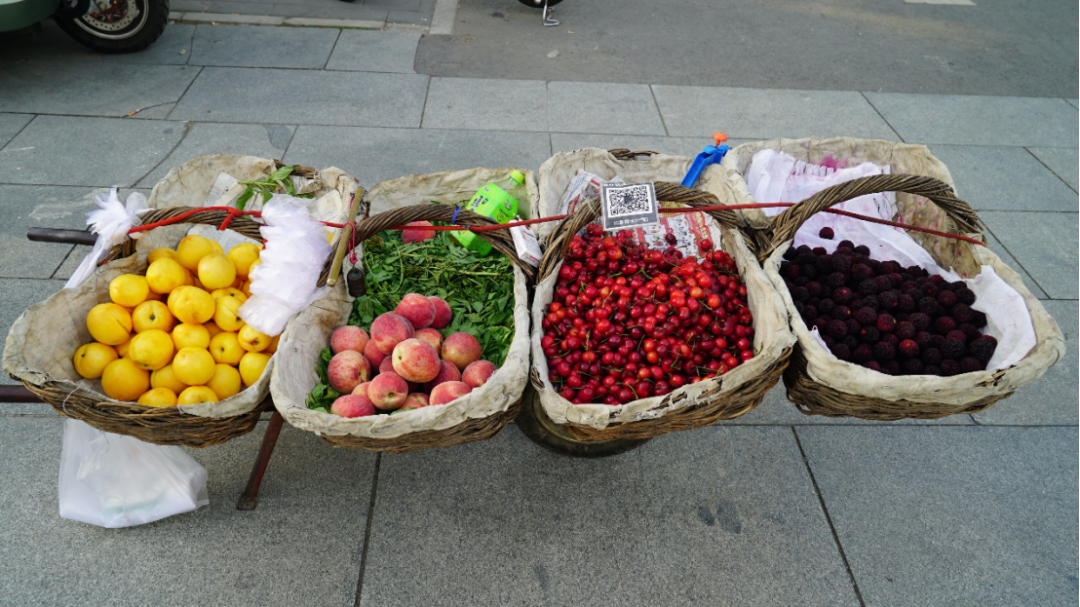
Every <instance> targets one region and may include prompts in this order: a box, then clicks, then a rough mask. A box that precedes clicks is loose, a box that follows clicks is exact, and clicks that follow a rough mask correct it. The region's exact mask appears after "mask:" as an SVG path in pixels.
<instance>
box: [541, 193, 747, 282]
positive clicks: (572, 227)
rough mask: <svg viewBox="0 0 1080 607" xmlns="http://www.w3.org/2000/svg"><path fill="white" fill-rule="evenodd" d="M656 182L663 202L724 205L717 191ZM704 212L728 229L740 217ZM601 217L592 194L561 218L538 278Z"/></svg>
mask: <svg viewBox="0 0 1080 607" xmlns="http://www.w3.org/2000/svg"><path fill="white" fill-rule="evenodd" d="M655 186H656V199H657V200H659V201H660V202H674V203H678V204H684V205H686V206H689V207H712V206H721V204H722V203H721V202H720V199H718V198H717V197H716V196H715V195H714V194H710V193H708V192H702V191H700V190H692V189H690V188H687V187H684V186H681V185H679V184H677V183H668V182H666V181H657V182H656V183H655ZM704 212H705V213H707V214H708V215H709V216H710V217H712V218H713V219H715V220H716V223H718V224H720V227H722V228H726V229H728V230H734V229H735V224H736V222H737V221H738V218H737V217H736V215H735V213H734V211H728V210H726V209H724V210H719V211H704ZM598 217H600V200H599V199H597V198H591V199H589V200H586V201H584V202H583V203H582V204H581V206H579V207H578V208H577V210H576V211H574V213H573V214H571V215H570V216H569V217H567V218H566V219H563V220H562V221H560V222H559V225H558V226H556V227H555V230H554V231H553V232H552V233H551V236H550V237H549V238H548V247H547V250H546V251H544V256H543V258H541V259H540V272H539V275H538V278H537V281H541V280H544V279H545V278H547V277H548V276H549V275H550V274H551V273H552V272H554V271H555V268H556V267H558V265H559V263H560V262H561V261H562V260H563V258H564V257H565V256H566V249H567V248H568V247H569V246H570V241H571V239H573V237H574V235H575V234H577V233H578V232H580V231H581V230H582V229H583V228H584V227H585V226H587V225H589V224H590V223H592V222H594V221H596V219H597V218H598Z"/></svg>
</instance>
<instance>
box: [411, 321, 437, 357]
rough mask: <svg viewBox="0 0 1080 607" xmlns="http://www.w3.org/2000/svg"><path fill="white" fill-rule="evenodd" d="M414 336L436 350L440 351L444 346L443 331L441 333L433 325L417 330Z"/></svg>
mask: <svg viewBox="0 0 1080 607" xmlns="http://www.w3.org/2000/svg"><path fill="white" fill-rule="evenodd" d="M413 337H415V338H416V339H419V340H420V341H422V342H424V343H426V344H427V345H429V346H431V347H432V348H435V351H436V352H438V351H439V348H441V347H442V333H439V332H438V331H437V330H435V329H432V328H431V327H425V328H423V329H419V330H417V331H416V334H415V335H413Z"/></svg>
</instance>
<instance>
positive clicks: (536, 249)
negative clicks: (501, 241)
mask: <svg viewBox="0 0 1080 607" xmlns="http://www.w3.org/2000/svg"><path fill="white" fill-rule="evenodd" d="M515 221H521V218H520V217H518V218H516V220H515ZM510 236H511V237H512V238H513V239H514V248H515V249H516V250H517V255H518V259H520V260H522V261H524V262H525V263H527V264H529V265H531V266H533V267H538V266H539V265H540V258H541V257H542V256H543V252H541V251H540V243H539V242H537V241H536V234H533V231H532V230H531V229H529V226H514V227H512V228H510Z"/></svg>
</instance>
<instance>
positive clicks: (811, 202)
mask: <svg viewBox="0 0 1080 607" xmlns="http://www.w3.org/2000/svg"><path fill="white" fill-rule="evenodd" d="M878 192H903V193H906V194H909V195H910V196H906V197H900V196H898V197H897V203H898V208H899V211H900V214H901V216H902V217H903V218H904V220H905V221H906V222H907V223H909V224H913V225H919V226H920V227H926V228H933V229H937V230H939V231H945V232H948V233H952V234H959V235H967V236H969V237H972V238H976V239H977V240H984V239H983V238H982V234H981V232H980V223H979V219H978V217H977V216H976V214H975V212H974V211H973V210H972V209H971V207H970V206H968V205H967V203H965V202H963V201H961V200H959V199H957V198H956V197H955V195H954V194H953V191H952V189H951V188H950V187H949V186H948V185H947V184H946V183H944V182H942V181H939V180H937V179H933V178H930V177H919V176H911V175H881V176H875V177H866V178H862V179H856V180H853V181H849V182H847V183H843V184H840V185H837V186H833V187H831V188H828V189H826V190H823V191H822V192H820V193H819V194H817V195H816V196H813V197H811V198H809V199H807V200H805V201H803V202H801V203H799V204H798V205H796V206H794V207H791V208H790V209H788V210H787V211H785V212H784V213H783V214H781V215H779V216H777V217H776V218H775V222H774V227H773V230H772V234H771V239H770V244H769V245H768V246H767V247H765V248H764V249H763V250H762V251H761V252H760V255H759V257H760V259H761V260H762V264H763V266H764V268H765V272H766V273H767V274H768V275H769V278H770V279H771V280H772V281H773V284H774V285H775V286H776V289H777V290H778V291H779V292H780V294H781V297H782V298H783V300H784V302H785V305H786V306H787V308H788V312H789V316H790V318H791V325H792V331H793V332H794V333H795V335H796V337H797V338H798V344H797V346H796V348H795V352H794V353H793V355H792V357H791V365H790V366H789V367H788V368H787V371H785V372H784V385H785V386H786V387H787V396H788V399H789V400H791V401H792V402H794V403H795V405H796V406H797V407H798V409H799V410H800V411H801V412H803V413H805V414H807V415H825V416H831V417H859V418H862V419H870V420H880V421H893V420H899V419H905V418H913V419H937V418H940V417H944V416H946V415H956V414H961V413H976V412H979V411H982V410H983V409H986V408H987V407H989V406H990V405H992V404H994V403H995V402H997V401H999V400H1001V399H1003V398H1006V397H1008V396H1009V395H1011V394H1012V393H1013V392H1014V391H1015V390H1016V389H1017V388H1018V387H1020V386H1022V385H1024V384H1026V383H1029V382H1031V381H1034V380H1035V379H1038V378H1039V377H1040V376H1042V374H1043V373H1045V372H1046V370H1047V369H1048V368H1049V367H1050V366H1052V365H1053V364H1054V363H1056V362H1057V361H1058V360H1059V359H1060V358H1061V356H1062V355H1063V354H1064V339H1063V337H1062V335H1061V331H1060V330H1059V329H1058V327H1057V324H1056V323H1055V322H1054V320H1053V319H1052V318H1050V316H1049V315H1048V314H1047V313H1046V310H1045V309H1044V308H1043V306H1042V304H1041V303H1040V302H1039V301H1038V300H1037V299H1036V298H1035V297H1034V296H1033V295H1032V294H1031V293H1030V292H1029V291H1028V290H1027V289H1026V288H1025V287H1024V284H1023V282H1022V280H1021V279H1020V277H1019V276H1018V275H1017V274H1016V273H1015V272H1014V271H1013V270H1011V269H1010V268H1009V267H1008V266H1006V265H1005V263H1003V262H1002V261H1001V259H999V258H998V256H997V255H995V254H994V253H993V252H991V251H990V250H989V249H987V248H986V247H983V246H976V245H971V244H969V243H967V242H963V241H959V240H955V239H950V238H944V237H940V236H934V235H927V234H924V233H921V232H910V234H911V235H912V236H913V237H914V238H916V240H917V241H918V242H920V244H921V245H923V246H924V248H926V249H927V250H928V252H930V253H931V255H932V256H933V257H934V259H935V260H936V261H937V262H938V264H939V265H940V266H941V267H945V268H948V267H952V268H954V269H956V270H957V271H958V272H960V274H961V275H963V276H968V277H973V276H976V275H978V274H979V273H980V272H981V271H982V268H983V267H984V266H989V267H991V268H993V270H994V271H995V272H996V273H997V274H998V276H1000V277H1001V278H1002V279H1003V280H1004V281H1005V282H1006V283H1008V284H1009V285H1010V286H1011V287H1013V288H1014V289H1016V291H1017V292H1018V293H1020V295H1021V296H1023V298H1024V303H1025V304H1026V305H1027V308H1028V311H1029V313H1030V314H1031V319H1032V325H1033V327H1034V329H1035V334H1036V342H1037V343H1036V346H1035V347H1034V348H1033V349H1032V350H1031V351H1030V352H1029V353H1028V354H1027V356H1026V357H1025V358H1024V359H1022V360H1021V361H1020V362H1018V363H1017V364H1015V365H1012V366H1009V367H1006V368H1004V369H1000V370H996V371H995V370H987V371H978V372H973V373H964V374H961V375H956V376H953V377H936V376H926V375H914V376H899V377H892V376H889V375H886V374H883V373H877V372H874V371H870V370H868V369H864V368H863V367H861V366H859V365H856V364H854V363H847V362H844V361H841V360H839V359H837V358H836V357H834V356H832V354H831V353H830V352H828V350H826V349H825V348H824V347H823V346H821V345H820V344H818V342H817V341H816V340H814V339H813V337H812V336H811V334H810V333H809V331H808V329H807V327H806V324H805V323H804V322H803V320H802V318H801V317H800V315H799V314H798V312H797V311H796V309H795V306H794V302H793V301H792V299H791V296H790V293H789V291H788V289H787V286H786V285H785V283H784V281H783V278H781V277H780V274H779V267H780V262H781V260H782V256H783V254H784V252H785V251H787V250H788V248H789V247H790V246H791V243H792V241H793V240H794V236H795V233H796V232H797V231H798V229H799V227H800V226H802V224H803V223H804V222H805V221H806V220H807V219H808V218H809V217H811V216H812V215H813V214H814V213H818V212H821V211H823V210H824V209H827V208H829V207H831V206H833V205H835V204H839V203H841V202H844V201H846V200H850V199H852V198H855V197H858V196H863V195H866V194H874V193H878ZM918 197H922V198H918ZM926 200H929V201H930V202H932V204H925V203H924V202H923V201H926ZM837 238H840V236H839V235H838V237H837Z"/></svg>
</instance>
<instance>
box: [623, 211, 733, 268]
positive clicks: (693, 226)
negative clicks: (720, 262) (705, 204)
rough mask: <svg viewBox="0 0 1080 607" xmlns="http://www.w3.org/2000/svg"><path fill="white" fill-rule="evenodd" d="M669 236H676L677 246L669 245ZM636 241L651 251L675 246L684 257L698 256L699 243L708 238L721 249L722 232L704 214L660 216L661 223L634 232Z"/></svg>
mask: <svg viewBox="0 0 1080 607" xmlns="http://www.w3.org/2000/svg"><path fill="white" fill-rule="evenodd" d="M668 234H672V235H674V236H675V244H674V245H668V242H667V240H665V238H666V237H667V235H668ZM633 235H634V239H635V240H636V241H638V242H640V243H641V244H643V245H645V246H646V247H649V248H650V249H659V250H661V251H662V250H664V249H666V248H667V247H668V246H674V247H675V249H676V250H678V251H679V252H680V253H682V254H683V256H684V257H689V256H690V255H697V254H698V252H699V251H698V245H697V243H698V242H700V241H701V240H703V239H705V238H708V239H710V240H712V241H713V243H714V244H713V246H714V248H716V249H720V230H719V228H717V227H716V224H715V223H713V221H712V219H711V218H709V217H708V216H706V215H705V214H704V213H671V214H666V215H661V216H660V223H658V224H656V225H651V226H642V227H640V228H635V229H634V230H633Z"/></svg>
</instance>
